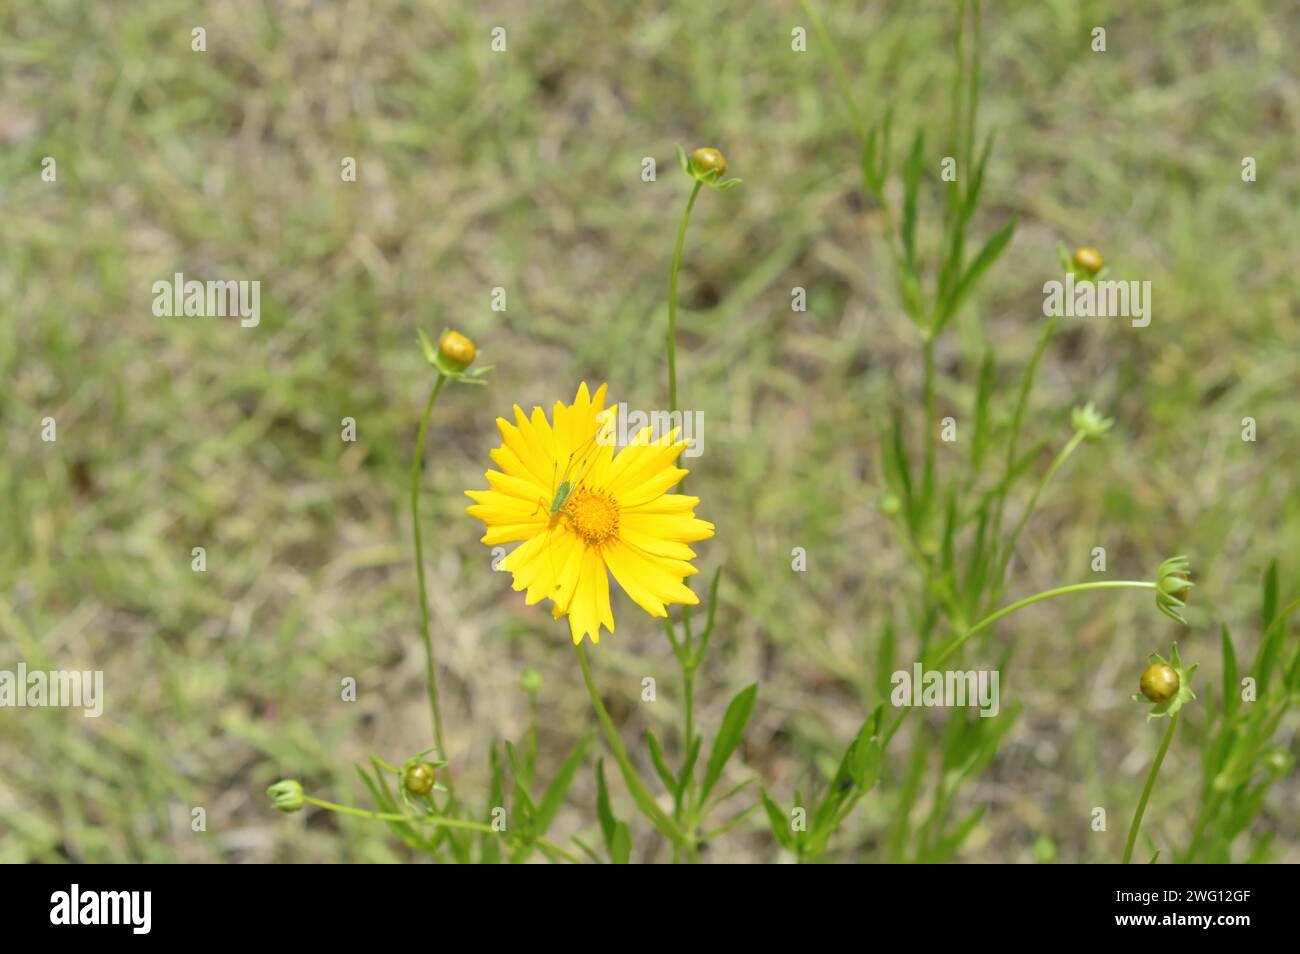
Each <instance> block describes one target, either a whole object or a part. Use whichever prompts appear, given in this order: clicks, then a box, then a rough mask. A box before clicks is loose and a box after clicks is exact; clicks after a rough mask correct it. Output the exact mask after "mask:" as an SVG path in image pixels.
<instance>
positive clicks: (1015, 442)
mask: <svg viewBox="0 0 1300 954" xmlns="http://www.w3.org/2000/svg"><path fill="white" fill-rule="evenodd" d="M1055 329H1056V316H1055V315H1051V316H1050V317H1049V318H1048V319H1047V322H1046V324H1044V325H1043V333H1042V334H1041V335H1039V337H1038V344H1037V346H1036V347H1035V348H1034V354H1033V357H1031V358H1030V359H1029V364H1028V366H1027V367H1026V368H1025V374H1024V377H1023V378H1022V379H1021V381H1020V394H1019V396H1018V397H1017V398H1016V410H1015V414H1014V416H1013V417H1012V420H1011V436H1010V438H1009V439H1008V440H1007V460H1006V466H1005V467H1004V468H1003V472H1002V483H1003V485H1004V486H1003V493H1002V494H1000V495H999V497H998V502H997V507H996V511H995V514H996V516H995V518H994V521H993V527H994V530H995V534H997V535H1000V534H1001V533H1002V511H1003V507H1004V506H1005V505H1006V500H1007V495H1006V490H1007V489H1009V488H1010V486H1011V472H1012V470H1014V469H1015V465H1016V451H1017V450H1018V449H1019V446H1020V431H1021V428H1022V427H1023V426H1024V421H1025V409H1026V408H1027V407H1028V406H1029V392H1030V391H1032V390H1033V387H1034V379H1035V378H1036V377H1037V376H1038V365H1039V363H1040V362H1041V361H1042V360H1043V353H1044V352H1045V351H1046V350H1047V343H1048V342H1049V341H1050V340H1051V338H1052V332H1053V331H1054V330H1055ZM994 539H996V536H995V538H994Z"/></svg>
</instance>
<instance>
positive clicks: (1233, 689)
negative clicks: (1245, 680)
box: [1223, 623, 1241, 720]
mask: <svg viewBox="0 0 1300 954" xmlns="http://www.w3.org/2000/svg"><path fill="white" fill-rule="evenodd" d="M1237 679H1238V676H1237V651H1236V650H1235V649H1234V648H1233V646H1232V636H1230V635H1229V633H1228V624H1227V623H1224V624H1223V715H1224V718H1225V720H1226V719H1230V718H1232V714H1233V713H1234V712H1236V711H1237V705H1238V704H1239V703H1240V702H1241V694H1240V690H1239V688H1238V685H1237Z"/></svg>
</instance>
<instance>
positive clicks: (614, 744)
mask: <svg viewBox="0 0 1300 954" xmlns="http://www.w3.org/2000/svg"><path fill="white" fill-rule="evenodd" d="M574 649H575V650H576V651H577V653H578V662H579V663H580V664H581V665H582V679H583V681H584V682H585V683H586V684H587V692H588V693H589V694H590V695H591V704H592V706H593V707H594V708H595V710H596V718H598V719H599V720H600V726H601V728H602V729H603V730H604V732H605V741H606V742H607V743H608V744H609V750H610V752H612V753H613V755H614V760H615V761H616V762H618V767H619V768H620V769H621V770H622V772H623V781H624V782H625V783H626V784H627V787H628V790H629V791H630V792H631V793H632V797H633V799H634V800H635V801H636V803H637V805H638V807H640V809H641V811H642V812H644V813H645V815H646V817H647V818H649V819H650V820H651V821H652V822H654V824H655V827H656V828H658V829H659V830H660V831H662V832H663V833H664V834H666V835H668V836H669V837H670V838H671V839H672V840H673V842H674V843H675V844H677V845H679V846H680V847H682V848H685V849H686V850H687V851H688V853H692V854H693V853H694V851H695V846H694V845H693V844H690V843H689V841H688V839H687V838H686V836H685V834H683V832H682V830H681V829H680V828H679V827H678V825H677V823H676V822H675V821H673V819H671V818H669V817H668V816H667V815H666V814H665V813H664V812H663V810H662V809H660V808H659V807H658V806H657V805H656V804H655V800H654V796H653V795H651V794H650V789H648V788H647V787H646V784H645V782H643V781H641V776H639V775H638V774H637V771H636V768H635V767H634V766H633V765H632V760H631V759H630V758H629V757H628V754H627V749H626V748H625V747H624V746H623V740H622V739H621V738H619V734H618V729H616V728H615V727H614V722H613V720H612V719H610V717H609V712H608V711H606V709H605V703H604V702H602V701H601V698H600V691H599V690H598V689H597V688H596V680H595V679H594V678H593V677H592V675H591V664H590V663H589V662H588V661H587V651H586V649H585V648H584V647H583V645H582V644H581V643H579V644H578V645H577V646H575V647H574Z"/></svg>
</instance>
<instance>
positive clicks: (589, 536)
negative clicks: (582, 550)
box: [564, 490, 618, 547]
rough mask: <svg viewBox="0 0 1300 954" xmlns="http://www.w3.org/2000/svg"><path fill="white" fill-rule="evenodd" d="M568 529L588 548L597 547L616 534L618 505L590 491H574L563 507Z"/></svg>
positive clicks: (600, 494) (604, 495)
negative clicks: (567, 519) (567, 520)
mask: <svg viewBox="0 0 1300 954" xmlns="http://www.w3.org/2000/svg"><path fill="white" fill-rule="evenodd" d="M564 512H565V514H567V515H568V518H569V527H570V529H572V530H573V532H574V533H576V534H577V535H578V536H579V537H580V538H581V539H582V541H583V542H584V543H586V544H587V545H588V546H593V547H598V546H600V545H601V544H602V543H605V542H607V541H608V540H609V539H611V538H612V537H613V536H615V535H616V534H617V533H618V504H616V503H615V502H614V498H613V497H610V496H609V495H607V494H602V493H599V492H596V491H592V490H575V491H574V492H573V495H572V496H571V497H569V499H568V502H566V503H565V505H564Z"/></svg>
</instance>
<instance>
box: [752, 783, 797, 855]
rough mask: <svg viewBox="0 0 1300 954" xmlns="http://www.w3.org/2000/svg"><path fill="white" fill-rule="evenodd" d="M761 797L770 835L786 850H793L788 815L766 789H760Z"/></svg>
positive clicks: (792, 834)
mask: <svg viewBox="0 0 1300 954" xmlns="http://www.w3.org/2000/svg"><path fill="white" fill-rule="evenodd" d="M760 791H761V793H762V797H763V810H764V811H765V812H767V823H768V825H770V826H771V828H772V837H774V838H775V839H776V842H777V844H779V845H780V846H781V847H782V848H784V849H786V850H787V851H794V850H795V840H794V830H793V829H792V828H791V827H790V816H789V815H787V814H786V813H785V812H783V811H782V810H781V806H780V805H778V804H777V803H776V802H774V801H772V799H771V797H770V796H769V795H768V794H767V789H765V788H764V789H761V790H760Z"/></svg>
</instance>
